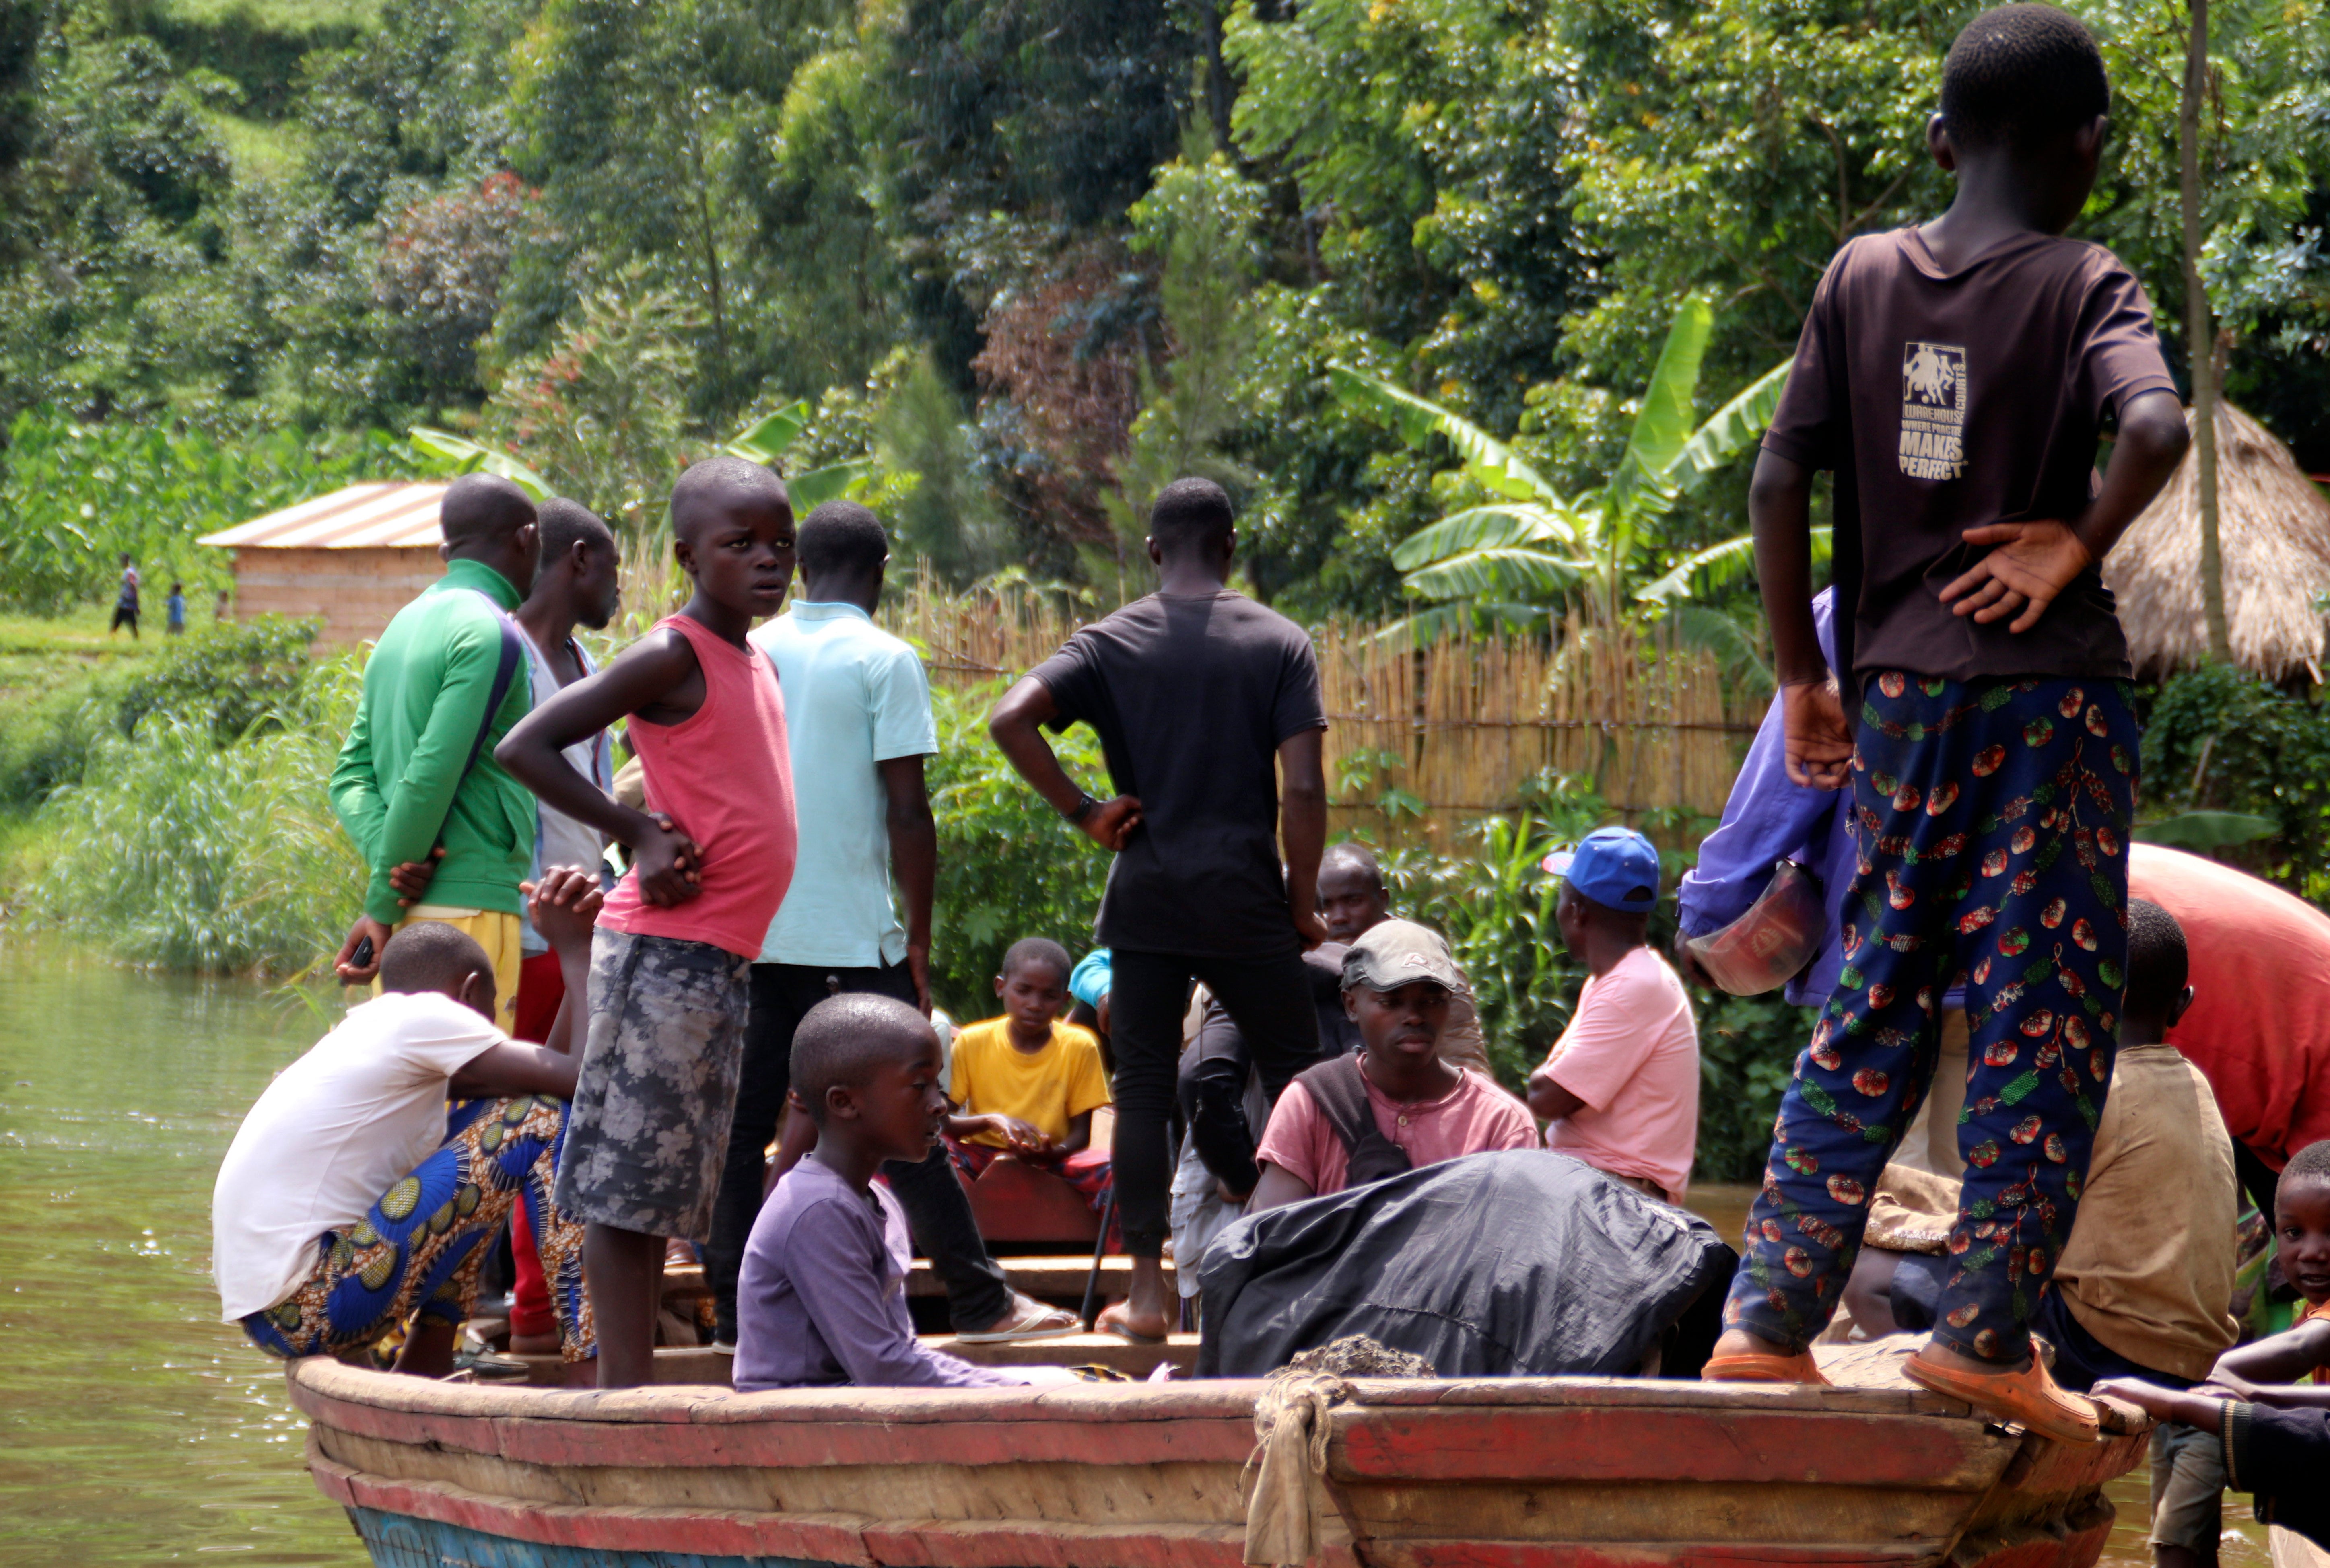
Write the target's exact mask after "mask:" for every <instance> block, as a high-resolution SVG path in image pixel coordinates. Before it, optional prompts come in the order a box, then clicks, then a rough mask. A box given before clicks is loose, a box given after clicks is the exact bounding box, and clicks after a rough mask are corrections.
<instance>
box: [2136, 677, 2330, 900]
mask: <svg viewBox="0 0 2330 1568" xmlns="http://www.w3.org/2000/svg"><path fill="white" fill-rule="evenodd" d="M2143 798H2144V802H2145V806H2146V808H2148V812H2149V814H2152V815H2158V814H2159V813H2160V812H2162V811H2164V810H2166V811H2205V810H2224V811H2238V812H2243V813H2248V814H2251V815H2254V816H2258V817H2270V818H2271V819H2272V820H2274V821H2275V822H2277V823H2278V824H2280V827H2281V831H2280V832H2279V834H2278V835H2277V836H2275V837H2274V838H2272V839H2270V840H2268V841H2266V842H2265V843H2264V844H2262V845H2257V846H2255V847H2254V848H2249V849H2244V850H2242V851H2240V852H2238V853H2236V854H2234V855H2228V856H2227V857H2226V858H2228V859H2237V860H2240V862H2241V863H2242V864H2245V865H2247V866H2248V867H2249V869H2250V870H2252V871H2255V872H2257V873H2258V874H2260V875H2263V876H2267V877H2269V878H2271V879H2272V880H2274V881H2276V882H2278V883H2282V884H2284V885H2285V886H2287V888H2288V889H2289V890H2290V891H2291V892H2293V893H2297V894H2299V895H2300V896H2302V897H2305V898H2308V899H2312V900H2314V901H2315V902H2325V900H2330V710H2325V708H2324V707H2323V706H2322V705H2321V704H2318V703H2316V702H2313V701H2311V700H2309V699H2307V698H2305V697H2296V696H2292V695H2290V694H2288V693H2287V692H2284V691H2281V690H2279V689H2278V688H2277V687H2274V686H2271V685H2267V684H2266V683H2265V682H2264V681H2261V680H2259V679H2258V678H2257V677H2256V676H2255V675H2249V674H2248V673H2247V672H2245V671H2243V670H2240V669H2238V668H2235V667H2233V666H2230V665H2203V666H2201V667H2199V668H2198V669H2192V670H2186V671H2184V672H2183V674H2181V675H2175V676H2173V677H2171V678H2170V680H2169V681H2168V682H2167V683H2166V684H2165V685H2163V686H2162V687H2161V689H2160V692H2159V694H2158V695H2157V696H2156V697H2155V699H2154V701H2153V704H2152V712H2151V714H2150V716H2149V718H2148V719H2147V721H2146V723H2145V731H2144V791H2143Z"/></svg>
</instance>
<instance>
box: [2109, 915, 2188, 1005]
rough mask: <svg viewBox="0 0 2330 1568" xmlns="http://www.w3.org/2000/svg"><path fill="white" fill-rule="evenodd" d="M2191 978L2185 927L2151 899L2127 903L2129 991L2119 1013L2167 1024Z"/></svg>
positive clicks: (2122, 1000) (2121, 1003) (2123, 998)
mask: <svg viewBox="0 0 2330 1568" xmlns="http://www.w3.org/2000/svg"><path fill="white" fill-rule="evenodd" d="M2191 977H2192V959H2191V957H2190V956H2189V955H2188V954H2187V953H2186V952H2185V950H2184V928H2183V926H2181V925H2178V924H2177V923H2176V917H2175V916H2174V915H2173V914H2170V913H2169V912H2167V911H2166V910H2164V909H2162V908H2161V907H2160V906H2159V905H2158V904H2156V903H2154V902H2152V901H2151V900H2149V899H2141V898H2132V899H2130V900H2128V901H2127V992H2126V996H2125V997H2122V998H2121V1001H2120V1007H2119V1010H2120V1012H2121V1013H2122V1014H2123V1015H2126V1016H2127V1017H2130V1018H2142V1019H2144V1020H2145V1022H2147V1023H2164V1022H2166V1020H2167V1017H2168V1014H2169V1010H2170V1009H2171V1008H2173V1007H2174V1006H2176V998H2177V997H2178V996H2179V995H2180V994H2181V993H2182V992H2183V989H2184V984H2185V982H2186V980H2188V979H2190V978H2191Z"/></svg>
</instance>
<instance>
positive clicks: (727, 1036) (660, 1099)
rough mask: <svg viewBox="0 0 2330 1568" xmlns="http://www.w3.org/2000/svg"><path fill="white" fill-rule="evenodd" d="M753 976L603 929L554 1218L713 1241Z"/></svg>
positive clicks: (721, 958)
mask: <svg viewBox="0 0 2330 1568" xmlns="http://www.w3.org/2000/svg"><path fill="white" fill-rule="evenodd" d="M751 972H752V965H751V963H750V962H749V961H748V960H746V959H740V958H738V957H736V956H735V955H734V953H730V952H725V951H724V950H722V949H719V948H715V947H714V946H712V945H711V944H710V943H708V942H690V941H681V940H677V939H675V938H672V937H656V936H633V935H631V934H630V932H627V931H618V930H608V929H607V928H606V927H604V926H601V927H600V928H599V930H598V932H597V934H596V935H595V936H594V937H593V939H592V943H591V1034H590V1043H589V1044H587V1045H586V1046H584V1048H583V1052H582V1075H581V1080H580V1082H577V1083H576V1084H575V1086H574V1110H573V1117H572V1119H571V1120H570V1122H569V1125H568V1127H567V1132H566V1157H565V1158H564V1161H563V1162H562V1163H561V1164H560V1166H559V1167H558V1207H559V1209H560V1212H562V1213H564V1214H571V1215H573V1217H574V1218H576V1219H578V1220H584V1221H589V1222H592V1223H598V1224H602V1225H614V1226H617V1227H619V1228H620V1229H622V1230H626V1231H638V1232H640V1233H645V1234H648V1235H655V1236H685V1237H687V1238H688V1239H690V1240H692V1241H698V1242H700V1241H703V1240H705V1239H706V1238H707V1237H708V1236H709V1235H710V1234H711V1233H712V1200H713V1198H714V1197H715V1195H717V1194H718V1192H719V1190H720V1167H721V1163H722V1162H723V1161H724V1160H725V1158H726V1157H727V1155H728V1126H729V1123H730V1121H731V1120H733V1119H734V1116H735V1113H736V1075H737V1071H738V1068H739V1067H740V1065H741V1064H742V1063H743V1060H744V1018H745V1014H746V1012H747V1010H748V1004H749V999H750V997H751V989H750V984H749V977H750V975H751Z"/></svg>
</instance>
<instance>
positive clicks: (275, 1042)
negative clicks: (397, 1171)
mask: <svg viewBox="0 0 2330 1568" xmlns="http://www.w3.org/2000/svg"><path fill="white" fill-rule="evenodd" d="M320 1027H321V1023H320V1021H319V1020H318V1019H317V1017H315V1016H314V1015H310V1014H308V1012H307V1010H306V1009H304V1008H301V1007H298V1006H297V1005H296V1004H295V1005H293V1006H292V1007H291V1008H290V1009H289V1010H287V1009H286V1008H285V1007H283V1006H279V1005H277V1004H273V1003H270V1002H268V1001H266V1000H264V999H262V998H261V997H260V995H259V994H258V993H257V992H256V991H255V990H254V989H253V988H252V987H249V986H247V985H241V984H236V983H232V982H216V983H203V982H196V981H191V980H184V979H175V978H156V977H151V976H147V975H142V974H137V973H134V972H131V971H128V970H125V969H121V968H115V967H113V966H111V965H109V964H106V963H103V962H100V961H98V960H96V959H89V958H86V957H81V956H76V955H74V954H72V953H71V952H69V951H66V950H64V949H60V948H57V947H54V946H51V945H46V944H43V945H27V944H24V943H21V942H12V943H0V1518H5V1520H6V1521H7V1523H6V1525H5V1529H0V1563H7V1564H11V1565H14V1564H19V1563H21V1564H27V1565H29V1564H33V1563H41V1564H51V1563H151V1562H163V1561H170V1560H175V1559H184V1558H192V1557H194V1556H196V1555H208V1554H232V1555H233V1556H234V1557H235V1558H236V1559H237V1560H240V1561H242V1562H250V1563H333V1564H346V1565H350V1568H353V1565H355V1564H360V1563H364V1562H365V1554H364V1551H363V1548H362V1547H361V1546H360V1545H359V1544H358V1543H357V1542H356V1540H355V1536H354V1535H353V1534H352V1533H351V1532H350V1531H349V1529H348V1525H347V1521H346V1517H345V1516H342V1514H341V1513H340V1511H339V1509H338V1508H337V1507H334V1506H333V1505H331V1504H329V1503H327V1502H326V1501H325V1500H324V1498H323V1497H321V1496H320V1495H318V1494H317V1491H316V1489H315V1487H314V1484H313V1483H312V1482H310V1481H309V1480H308V1473H307V1469H306V1467H305V1464H304V1462H303V1459H302V1444H303V1441H304V1439H305V1435H306V1422H304V1421H302V1420H300V1419H299V1418H298V1415H297V1414H296V1412H293V1410H292V1409H291V1405H290V1402H289V1400H288V1399H287V1398H286V1397H285V1395H284V1391H283V1380H282V1374H281V1371H280V1369H279V1365H277V1364H275V1363H272V1362H270V1361H269V1360H268V1359H267V1358H266V1357H264V1356H262V1355H260V1354H259V1353H258V1352H257V1351H256V1350H253V1349H251V1347H250V1346H249V1345H248V1344H247V1343H245V1342H244V1340H243V1339H242V1335H241V1334H240V1333H238V1332H237V1331H235V1330H234V1329H232V1328H229V1327H225V1326H223V1325H222V1324H219V1323H218V1322H216V1321H214V1319H215V1318H217V1316H218V1298H217V1297H216V1296H215V1295H213V1293H212V1290H211V1285H210V1192H211V1180H212V1177H213V1176H214V1175H215V1174H216V1171H217V1168H218V1162H219V1158H220V1157H221V1156H222V1155H223V1154H224V1153H225V1151H226V1146H227V1142H228V1140H229V1139H230V1138H232V1137H233V1135H234V1129H235V1126H236V1124H237V1123H238V1121H239V1120H240V1119H241V1118H242V1112H243V1110H244V1109H245V1108H246V1107H248V1106H249V1105H250V1103H251V1100H253V1099H254V1098H256V1096H257V1095H258V1093H259V1091H260V1089H261V1088H262V1087H264V1086H265V1084H266V1082H267V1081H268V1080H269V1078H270V1077H271V1076H272V1075H273V1074H274V1073H275V1072H276V1071H277V1070H278V1069H279V1068H280V1067H281V1066H282V1065H283V1064H284V1063H287V1062H289V1061H290V1060H291V1059H292V1058H293V1057H295V1056H297V1055H298V1053H300V1052H301V1051H303V1050H305V1049H306V1048H307V1047H308V1045H309V1044H312V1043H313V1041H314V1039H315V1037H316V1035H317V1033H318V1032H319V1029H320Z"/></svg>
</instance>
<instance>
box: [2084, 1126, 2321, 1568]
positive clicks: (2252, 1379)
mask: <svg viewBox="0 0 2330 1568" xmlns="http://www.w3.org/2000/svg"><path fill="white" fill-rule="evenodd" d="M2273 1223H2274V1236H2275V1239H2276V1241H2277V1242H2278V1244H2279V1246H2280V1249H2281V1262H2282V1268H2283V1270H2285V1271H2286V1272H2287V1275H2288V1278H2289V1282H2290V1283H2291V1284H2293V1285H2295V1286H2296V1287H2297V1290H2298V1294H2299V1295H2301V1296H2303V1297H2304V1298H2305V1299H2306V1316H2305V1317H2304V1318H2302V1319H2301V1320H2300V1321H2299V1322H2298V1324H2297V1327H2294V1328H2291V1329H2290V1330H2288V1331H2287V1333H2283V1334H2276V1335H2274V1336H2272V1337H2269V1338H2266V1339H2259V1340H2256V1341H2254V1342H2252V1343H2250V1344H2248V1345H2243V1346H2238V1347H2236V1348H2234V1349H2231V1350H2229V1351H2227V1352H2225V1354H2224V1355H2221V1356H2220V1357H2218V1359H2217V1365H2215V1366H2214V1367H2212V1369H2211V1370H2210V1373H2209V1380H2208V1382H2207V1383H2205V1384H2202V1385H2201V1386H2200V1387H2197V1388H2194V1389H2191V1390H2189V1391H2188V1390H2183V1389H2171V1388H2163V1387H2160V1386H2159V1385H2158V1384H2153V1383H2148V1382H2145V1381H2144V1380H2142V1379H2137V1378H2114V1379H2111V1380H2109V1381H2107V1382H2104V1383H2099V1384H2096V1392H2097V1393H2102V1394H2109V1395H2112V1396H2113V1397H2115V1398H2118V1399H2124V1400H2126V1401H2127V1402H2128V1403H2131V1404H2135V1405H2137V1406H2140V1407H2141V1408H2142V1409H2143V1410H2144V1411H2145V1412H2146V1413H2148V1414H2150V1415H2152V1416H2154V1417H2155V1418H2157V1419H2159V1420H2161V1421H2167V1422H2178V1423H2180V1426H2179V1428H2177V1429H2175V1430H2178V1431H2189V1432H2190V1433H2191V1434H2192V1441H2193V1442H2195V1443H2198V1444H2200V1445H2202V1446H2205V1447H2207V1448H2208V1449H2210V1450H2212V1455H2213V1457H2214V1458H2215V1459H2216V1461H2217V1468H2218V1470H2219V1473H2220V1474H2221V1477H2222V1478H2223V1480H2224V1482H2225V1484H2226V1485H2228V1486H2230V1487H2231V1488H2232V1489H2233V1490H2235V1491H2238V1492H2249V1493H2251V1494H2252V1495H2253V1496H2254V1497H2255V1498H2256V1507H2257V1516H2258V1518H2259V1520H2261V1521H2263V1522H2264V1523H2266V1524H2267V1525H2270V1526H2271V1527H2272V1528H2271V1534H2272V1535H2273V1536H2274V1537H2275V1538H2274V1540H2273V1542H2272V1545H2273V1560H2274V1561H2275V1562H2276V1563H2288V1564H2293V1565H2296V1564H2306V1565H2309V1568H2310V1565H2314V1564H2320V1563H2330V1491H2325V1488H2323V1485H2322V1477H2323V1474H2324V1473H2325V1470H2330V1387H2325V1386H2323V1382H2324V1374H2325V1370H2330V1140H2325V1141H2322V1142H2319V1143H2312V1144H2308V1145H2307V1146H2306V1148H2302V1149H2300V1150H2298V1151H2297V1154H2296V1155H2294V1156H2292V1157H2291V1158H2290V1161H2289V1164H2288V1165H2287V1167H2284V1168H2283V1170H2282V1173H2281V1181H2280V1183H2279V1185H2278V1186H2277V1188H2276V1190H2275V1193H2274V1219H2273ZM2309 1374H2310V1375H2311V1377H2312V1378H2313V1380H2314V1381H2313V1382H2311V1383H2308V1384H2295V1385H2292V1384H2287V1383H2286V1382H2285V1381H2284V1380H2287V1379H2295V1378H2301V1377H2306V1376H2308V1375H2309ZM2259 1379H2264V1380H2268V1381H2266V1382H2264V1383H2262V1384H2260V1383H2259V1381H2258V1380H2259ZM2293 1535H2294V1536H2298V1537H2302V1538H2303V1542H2304V1543H2311V1545H2310V1547H2309V1546H2307V1545H2306V1544H2302V1543H2301V1542H2300V1541H2297V1540H2292V1539H2290V1538H2289V1537H2290V1536H2293Z"/></svg>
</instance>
